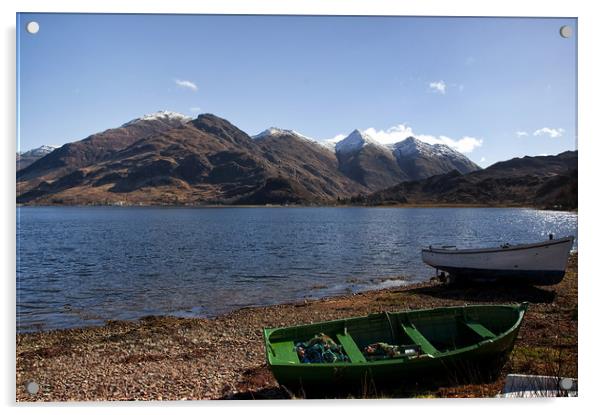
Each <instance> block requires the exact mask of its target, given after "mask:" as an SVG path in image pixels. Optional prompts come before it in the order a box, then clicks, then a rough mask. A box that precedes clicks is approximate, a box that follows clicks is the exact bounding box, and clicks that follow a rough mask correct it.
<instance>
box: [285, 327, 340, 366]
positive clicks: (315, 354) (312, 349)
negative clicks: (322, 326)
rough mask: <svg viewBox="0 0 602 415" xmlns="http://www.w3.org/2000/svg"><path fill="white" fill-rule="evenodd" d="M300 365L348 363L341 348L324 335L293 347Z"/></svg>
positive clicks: (317, 335)
mask: <svg viewBox="0 0 602 415" xmlns="http://www.w3.org/2000/svg"><path fill="white" fill-rule="evenodd" d="M295 347H296V349H297V356H299V360H300V361H301V363H335V362H349V357H348V356H347V355H346V354H345V353H344V352H343V348H342V347H341V346H340V345H338V344H337V343H336V342H335V341H334V340H332V339H331V338H330V337H329V336H327V335H326V334H324V333H320V334H316V335H315V336H314V337H313V338H311V339H309V340H308V341H306V342H299V343H297V344H296V345H295Z"/></svg>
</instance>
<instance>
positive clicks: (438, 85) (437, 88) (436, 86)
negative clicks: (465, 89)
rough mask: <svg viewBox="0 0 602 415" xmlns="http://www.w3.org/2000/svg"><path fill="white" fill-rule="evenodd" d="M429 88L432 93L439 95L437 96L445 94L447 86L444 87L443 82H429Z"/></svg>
mask: <svg viewBox="0 0 602 415" xmlns="http://www.w3.org/2000/svg"><path fill="white" fill-rule="evenodd" d="M429 88H431V90H432V91H433V92H436V93H439V94H445V90H446V88H447V85H445V82H444V81H437V82H431V83H430V84H429Z"/></svg>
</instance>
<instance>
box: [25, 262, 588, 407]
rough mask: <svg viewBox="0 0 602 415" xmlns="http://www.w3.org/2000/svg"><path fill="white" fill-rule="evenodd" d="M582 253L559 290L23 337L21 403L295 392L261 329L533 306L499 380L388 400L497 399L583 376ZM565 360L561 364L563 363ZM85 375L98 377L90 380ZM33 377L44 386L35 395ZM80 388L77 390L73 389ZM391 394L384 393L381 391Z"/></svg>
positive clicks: (145, 322) (374, 297)
mask: <svg viewBox="0 0 602 415" xmlns="http://www.w3.org/2000/svg"><path fill="white" fill-rule="evenodd" d="M577 258H578V255H577V254H572V255H571V257H570V260H569V267H568V270H567V274H566V276H565V278H564V280H563V281H562V282H561V283H559V284H558V285H555V286H549V287H530V286H515V285H514V286H510V285H508V286H487V285H485V286H483V285H480V286H473V287H470V286H468V287H453V286H446V285H443V284H441V283H438V282H424V283H420V284H413V285H410V286H404V287H396V288H388V289H382V290H374V291H368V292H363V293H360V294H354V295H346V296H333V297H329V298H324V299H320V300H308V301H297V302H293V303H287V304H278V305H274V306H267V307H251V308H244V309H239V310H236V311H233V312H230V313H228V314H225V315H222V316H218V317H215V318H212V319H202V318H175V317H153V316H148V317H145V318H143V319H140V320H137V321H111V322H109V323H107V324H105V325H104V326H98V327H86V328H78V329H65V330H53V331H45V332H36V333H25V334H17V338H16V352H17V379H16V382H17V383H16V385H17V400H18V401H52V400H54V401H64V400H97V399H102V400H132V399H140V400H181V399H192V400H197V399H229V398H246V399H253V398H256V399H261V398H265V399H270V398H287V395H286V391H284V390H282V389H281V388H279V387H278V385H277V383H276V382H275V380H274V379H273V377H272V376H271V373H270V371H269V369H268V368H267V366H266V365H265V350H264V346H263V338H262V329H263V328H266V327H283V326H292V325H299V324H307V323H313V322H319V321H328V320H334V319H339V318H346V317H352V316H361V315H368V314H371V313H378V312H383V311H402V310H407V309H418V308H436V307H445V306H454V305H463V304H506V303H520V302H523V301H527V302H529V303H530V306H529V311H528V312H527V314H526V315H525V322H524V324H523V327H522V328H521V331H520V334H519V338H518V339H517V343H516V345H515V347H514V352H513V354H512V356H511V357H510V360H509V363H508V364H507V365H506V366H505V367H504V369H503V372H502V374H501V375H500V377H499V378H497V379H495V380H492V381H491V382H490V383H486V384H483V383H479V384H474V385H450V386H441V387H437V388H436V389H429V390H416V391H408V390H404V391H402V390H399V391H390V392H387V395H386V396H387V397H415V396H430V397H452V396H454V397H458V396H463V397H492V396H494V395H495V394H496V393H498V392H499V391H500V390H501V387H502V385H503V381H504V374H507V373H536V374H548V373H550V374H553V373H552V372H553V371H557V370H558V368H557V367H556V366H554V365H555V364H556V362H558V358H559V355H558V352H559V350H562V356H561V359H562V362H560V363H561V368H562V373H560V375H561V376H566V377H577V285H578V284H577V282H578V275H577ZM560 363H559V364H560ZM84 379H94V382H86V383H82V380H84ZM31 380H34V381H36V382H38V383H39V384H40V388H41V389H40V390H41V392H40V393H38V394H37V395H29V394H28V393H27V392H26V389H25V384H26V382H28V381H31ZM74 386H77V387H74ZM381 397H382V396H381Z"/></svg>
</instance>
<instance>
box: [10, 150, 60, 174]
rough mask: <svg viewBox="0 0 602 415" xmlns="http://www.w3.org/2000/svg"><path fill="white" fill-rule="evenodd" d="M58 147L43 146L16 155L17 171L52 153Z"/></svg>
mask: <svg viewBox="0 0 602 415" xmlns="http://www.w3.org/2000/svg"><path fill="white" fill-rule="evenodd" d="M57 148H58V146H52V145H43V146H40V147H38V148H34V149H31V150H28V151H22V152H18V153H17V170H20V169H24V168H25V167H27V166H29V165H30V164H31V163H33V162H34V161H36V160H38V159H40V158H42V157H44V156H45V155H47V154H50V153H52V152H53V151H54V150H56V149H57Z"/></svg>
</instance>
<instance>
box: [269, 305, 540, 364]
mask: <svg viewBox="0 0 602 415" xmlns="http://www.w3.org/2000/svg"><path fill="white" fill-rule="evenodd" d="M463 308H514V309H516V310H518V318H517V319H516V321H515V322H514V324H513V325H512V326H511V327H510V328H509V329H508V330H506V331H504V332H502V333H500V334H499V335H497V336H495V337H494V338H491V339H483V340H481V341H479V342H477V343H474V344H471V345H470V346H466V347H461V348H458V349H454V350H448V351H446V352H438V353H437V354H423V355H420V356H418V357H415V358H398V359H387V360H372V361H366V362H338V363H301V362H286V363H273V362H272V359H271V358H270V353H269V351H268V345H269V344H270V340H269V338H270V336H271V335H272V334H273V333H274V332H275V331H278V330H283V329H295V328H301V327H307V326H310V325H319V324H326V323H337V322H346V321H349V320H352V319H361V318H366V317H369V316H372V315H375V314H376V315H378V314H381V313H373V314H369V315H365V316H359V317H352V318H345V319H337V320H328V321H322V322H317V323H311V324H300V325H296V326H287V327H276V328H266V329H264V330H263V336H264V340H265V346H266V347H265V353H266V358H267V362H268V365H269V366H270V367H275V366H277V367H308V368H311V367H315V368H317V367H321V368H325V367H326V368H327V367H351V366H366V365H368V366H387V365H396V364H412V363H413V362H419V361H423V360H426V359H440V358H445V357H449V356H455V355H458V354H461V353H466V352H470V351H472V350H475V349H477V348H479V347H481V346H482V345H483V344H487V343H495V342H499V341H502V340H503V339H504V338H506V337H507V336H509V335H510V334H512V333H513V332H514V331H516V330H517V329H518V327H519V326H520V325H521V324H522V322H523V318H524V316H525V312H526V311H527V308H528V303H527V302H522V303H519V304H503V305H501V304H475V305H469V306H456V307H435V308H425V309H421V310H407V311H399V312H393V313H396V314H406V313H412V312H433V311H442V310H458V309H463ZM385 313H388V312H387V311H385V312H383V313H382V314H385Z"/></svg>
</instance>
